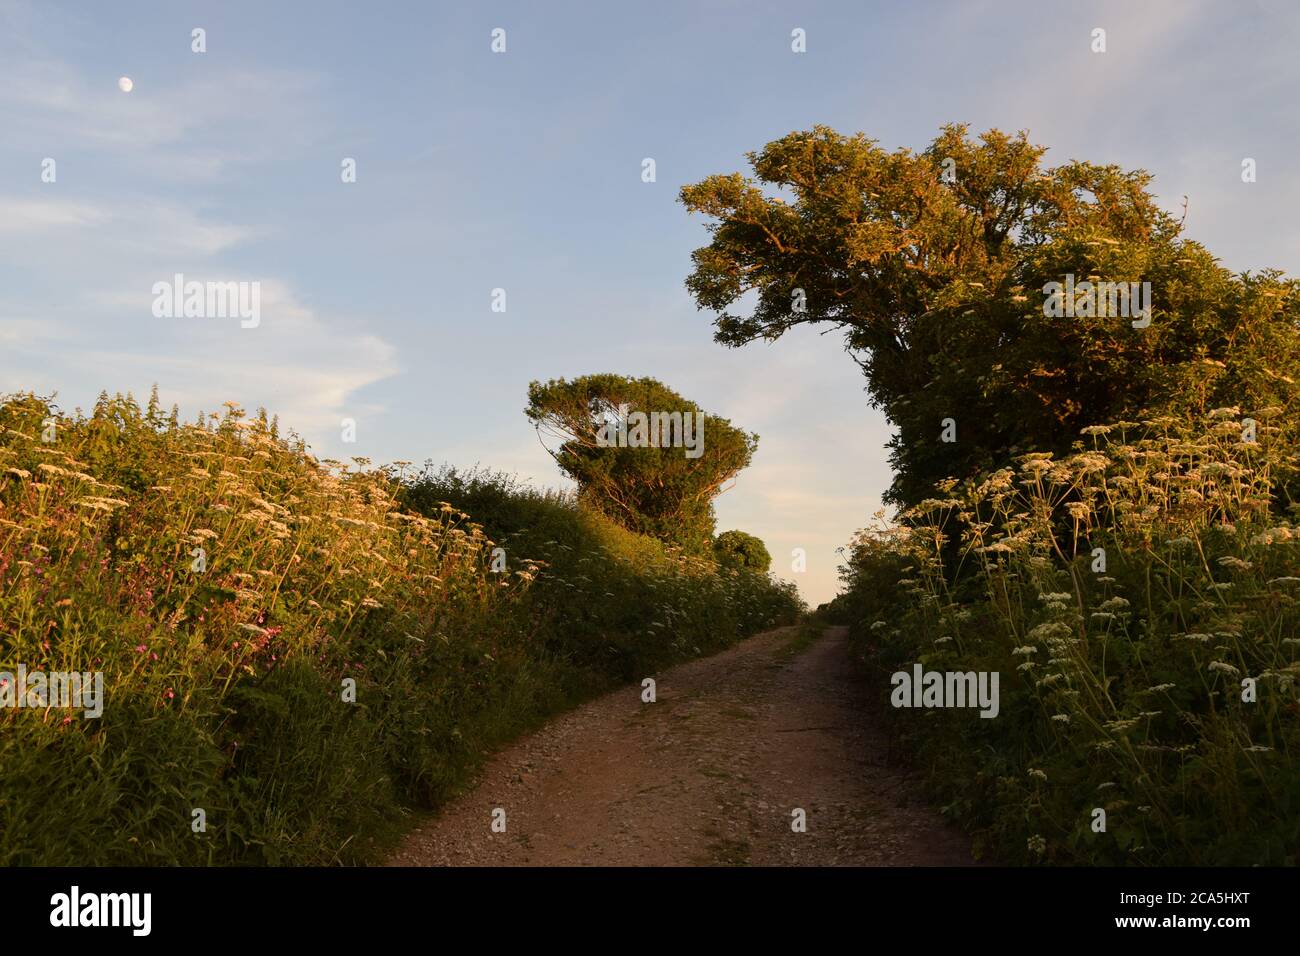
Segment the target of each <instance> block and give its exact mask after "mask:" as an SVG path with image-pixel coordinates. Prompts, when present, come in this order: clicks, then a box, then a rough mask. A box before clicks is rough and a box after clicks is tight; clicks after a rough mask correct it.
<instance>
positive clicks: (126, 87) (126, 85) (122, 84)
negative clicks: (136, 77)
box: [117, 76, 135, 93]
mask: <svg viewBox="0 0 1300 956" xmlns="http://www.w3.org/2000/svg"><path fill="white" fill-rule="evenodd" d="M117 88H118V89H119V90H121V91H122V92H123V93H130V92H131V90H132V89H134V88H135V84H134V83H132V82H131V78H130V77H129V76H124V77H122V78H121V79H119V80H118V81H117Z"/></svg>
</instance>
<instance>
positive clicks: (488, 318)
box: [0, 0, 1300, 603]
mask: <svg viewBox="0 0 1300 956" xmlns="http://www.w3.org/2000/svg"><path fill="white" fill-rule="evenodd" d="M195 27H202V28H203V29H205V30H206V32H207V47H208V51H207V52H206V53H204V54H196V53H193V52H192V51H191V49H190V46H191V40H190V37H191V30H192V29H193V28H195ZM497 27H500V28H503V29H505V31H506V42H507V52H506V53H504V54H494V53H492V51H491V49H490V42H491V31H492V30H493V29H494V28H497ZM796 27H798V28H802V29H804V30H805V31H806V33H807V53H804V54H795V53H792V52H791V49H790V34H791V30H793V29H795V28H796ZM1095 27H1102V28H1104V29H1105V30H1106V31H1107V51H1106V52H1105V53H1103V54H1097V53H1093V52H1092V51H1091V49H1090V43H1091V32H1092V30H1093V29H1094V28H1095ZM1297 46H1300V8H1298V7H1296V5H1294V4H1291V3H1287V2H1284V0H1275V2H1264V0H1257V2H1249V0H1244V2H1233V3H1228V2H1220V3H1197V2H1168V3H1160V2H1151V3H1141V4H1134V3H1128V2H1122V3H1088V2H1070V3H1066V2H1051V0H1035V2H1026V3H1019V2H969V3H955V2H954V3H939V2H918V3H906V4H905V3H849V2H846V3H776V2H749V3H740V2H717V3H707V2H698V0H697V2H685V3H675V2H655V3H652V4H633V3H594V2H593V3H587V4H581V3H480V4H470V3H463V4H444V3H416V2H409V3H405V2H383V0H375V2H368V3H359V2H358V3H352V2H348V3H343V2H311V3H308V2H275V3H270V2H267V0H257V2H242V0H222V2H220V3H217V2H215V0H214V2H194V3H186V2H176V0H169V2H162V0H158V2H153V3H145V2H96V3H89V2H86V3H57V2H48V0H46V2H32V3H28V2H24V0H0V129H3V134H0V391H4V392H8V391H15V390H20V389H21V390H28V389H31V390H35V391H37V392H40V393H49V392H53V391H57V392H58V393H59V398H60V401H61V403H62V404H63V405H65V406H67V407H72V406H76V405H83V406H84V405H88V404H90V403H91V402H93V399H94V396H95V395H96V394H97V393H98V392H99V390H100V389H108V390H110V391H118V390H122V391H125V390H127V389H132V390H134V391H135V392H136V393H137V395H140V396H143V395H146V394H147V393H148V389H149V386H150V385H151V384H152V383H154V382H157V383H158V385H159V387H160V390H161V393H162V396H163V399H164V400H165V401H167V402H173V401H174V402H178V403H179V404H180V405H181V407H182V409H183V410H184V411H185V412H186V413H187V414H188V415H190V416H192V415H193V413H194V412H196V411H197V410H198V409H199V408H200V407H203V408H205V409H208V410H212V409H214V408H216V407H217V406H219V404H220V403H221V402H223V401H227V400H232V401H238V402H240V403H241V404H243V405H244V406H245V407H246V408H249V409H253V408H256V407H258V406H266V407H267V408H268V409H270V410H271V411H273V412H277V413H278V414H279V415H280V417H281V420H282V422H284V423H285V424H286V425H289V426H292V427H294V428H295V429H296V430H297V431H299V432H300V433H301V434H302V435H303V436H304V437H305V438H306V439H307V440H308V442H309V443H310V444H311V446H312V448H313V450H314V451H316V452H317V453H318V454H320V455H322V456H337V457H347V456H351V455H363V456H368V457H370V458H372V459H374V460H375V461H391V460H395V459H405V460H413V461H416V462H421V461H423V460H425V459H427V458H431V459H433V460H435V461H436V462H442V461H444V460H445V461H449V462H452V463H458V464H462V465H471V464H474V463H476V462H481V463H483V464H485V465H490V466H492V467H495V468H504V469H507V470H510V471H516V472H518V473H520V474H521V475H523V476H525V477H529V478H531V479H533V480H535V481H536V482H538V483H540V484H548V485H555V486H562V485H563V484H564V482H563V480H562V478H561V477H560V475H559V474H558V472H557V470H556V468H555V466H554V464H553V462H552V461H551V460H550V458H549V457H547V455H546V454H545V452H544V451H543V450H542V449H541V447H540V446H539V444H538V441H537V437H536V435H535V434H534V432H533V431H532V429H531V427H530V426H529V425H528V423H527V421H526V420H525V418H524V416H523V414H522V408H523V405H524V400H525V392H526V389H527V385H528V382H529V381H530V380H532V379H538V378H541V379H545V378H551V377H557V376H563V377H572V376H575V375H581V374H585V373H589V372H605V371H611V372H618V373H622V374H628V375H650V376H654V377H656V378H659V379H661V380H662V381H664V382H666V383H667V384H669V385H670V386H671V387H673V388H675V389H676V390H678V391H679V392H681V393H683V394H684V395H686V396H688V397H690V398H692V399H694V400H696V401H698V402H699V403H700V404H701V406H702V407H704V408H706V409H708V410H710V411H712V412H715V413H717V414H722V415H724V416H727V417H729V418H731V419H732V421H733V422H735V423H736V424H738V425H740V426H742V427H744V428H746V429H749V430H753V431H757V432H759V434H760V435H761V436H762V438H761V441H760V445H759V450H758V454H757V456H756V458H755V461H754V464H753V466H752V467H751V468H750V469H748V470H747V471H745V472H743V473H742V474H741V475H740V477H739V480H738V481H737V483H736V484H735V486H734V487H733V488H732V489H731V490H729V491H728V492H727V493H726V494H724V495H723V496H722V498H720V499H719V502H718V514H719V528H720V530H725V529H728V528H733V527H739V528H742V529H745V530H747V531H750V532H752V533H755V534H758V535H759V536H760V537H762V538H763V539H764V540H766V541H767V543H768V546H769V548H770V550H771V551H772V553H773V555H774V557H775V559H776V560H775V562H774V570H775V571H776V572H777V573H779V574H781V575H782V576H783V577H788V578H791V579H793V580H796V581H797V582H798V583H799V584H800V586H801V588H802V590H803V592H804V595H805V597H806V598H807V599H808V600H810V601H812V602H814V603H816V602H820V601H823V600H826V599H828V598H829V597H830V596H831V595H832V594H833V593H834V591H835V589H836V582H835V566H836V564H837V563H838V556H837V555H836V554H835V549H836V548H837V547H840V546H841V545H843V544H845V543H846V542H847V540H848V538H849V537H850V535H851V534H852V532H853V531H854V529H855V528H857V527H860V526H861V525H863V524H864V523H866V521H867V520H868V519H869V517H870V515H871V513H872V512H873V511H875V510H876V508H878V507H879V496H880V493H881V491H882V490H883V489H884V488H885V487H886V485H887V484H888V481H889V474H888V465H887V463H886V460H885V453H884V450H883V445H884V444H885V442H886V441H887V440H888V437H889V428H888V426H887V424H886V422H885V421H884V420H883V418H882V417H881V416H880V415H879V414H878V413H876V412H874V411H872V410H871V409H870V408H869V406H868V405H867V402H866V398H865V395H864V394H863V380H862V378H861V375H860V373H859V371H858V369H857V367H856V366H855V365H854V364H853V362H852V361H851V360H850V359H849V357H848V356H846V355H845V354H844V353H843V350H842V348H841V345H840V339H839V336H838V335H837V334H836V333H833V332H832V333H830V334H827V335H821V334H819V332H818V330H814V329H802V330H799V331H798V332H797V333H794V334H791V335H788V336H787V337H786V338H785V339H783V340H782V341H780V342H778V343H775V344H773V345H765V344H755V345H751V346H749V347H747V348H745V349H741V350H728V349H724V348H722V347H720V346H717V345H715V344H713V342H712V330H711V316H709V315H708V314H706V313H700V312H697V311H696V309H695V307H694V304H693V302H692V301H691V299H690V297H689V295H688V294H687V292H686V290H685V288H684V286H683V280H684V278H685V276H686V275H687V273H688V272H689V270H690V253H691V251H692V250H693V249H694V248H695V247H697V246H699V245H702V244H703V243H704V242H705V241H706V233H705V231H704V222H703V220H701V219H699V218H698V217H691V216H688V215H687V214H686V212H685V210H684V209H683V208H682V207H681V205H680V204H679V203H677V201H676V196H677V191H678V189H679V187H680V186H681V185H682V184H684V183H688V182H693V181H696V180H698V179H700V178H702V177H704V176H706V175H709V174H711V173H716V172H732V171H735V170H739V169H743V168H745V167H744V153H745V152H747V151H749V150H754V149H757V148H759V147H761V146H762V145H763V144H764V143H766V142H768V141H769V140H772V139H775V138H776V137H778V136H781V135H784V134H785V133H788V132H790V131H792V130H799V129H807V128H809V127H811V126H812V125H813V124H815V123H826V124H829V125H832V126H834V127H837V128H838V129H840V130H841V131H844V132H853V131H858V130H861V131H863V132H865V133H867V134H868V135H869V136H871V137H873V138H875V139H877V140H879V141H880V142H881V143H882V145H885V146H888V147H890V148H893V147H897V146H908V147H913V148H922V147H924V146H925V144H926V143H927V142H928V141H929V140H930V139H931V138H932V137H933V135H934V134H935V132H936V131H937V129H938V128H939V126H940V125H941V124H943V123H945V122H950V121H965V122H969V123H971V124H972V126H973V127H974V129H975V130H976V131H980V130H983V129H986V128H989V127H999V128H1002V129H1007V130H1019V129H1025V130H1028V131H1029V133H1030V136H1031V138H1032V139H1033V140H1035V141H1036V142H1039V143H1042V144H1044V145H1047V146H1050V147H1051V151H1050V152H1049V154H1048V156H1049V161H1050V160H1052V159H1055V160H1057V161H1064V160H1066V159H1069V158H1080V159H1090V160H1093V161H1096V162H1115V163H1119V164H1121V165H1123V166H1126V167H1130V168H1131V167H1142V168H1145V169H1147V170H1149V171H1151V172H1152V173H1154V174H1155V183H1154V188H1155V189H1156V191H1157V193H1158V194H1159V195H1160V196H1161V198H1162V200H1163V201H1164V202H1165V205H1166V206H1167V207H1168V208H1170V209H1175V208H1177V207H1179V206H1180V204H1181V202H1182V197H1183V196H1184V195H1187V196H1188V203H1189V206H1188V217H1187V230H1188V233H1189V234H1190V235H1191V236H1192V237H1193V238H1196V239H1199V240H1201V241H1203V242H1205V243H1206V244H1207V245H1208V246H1209V247H1210V248H1211V249H1212V250H1213V251H1214V252H1215V253H1216V254H1217V255H1219V256H1220V257H1221V258H1222V260H1223V261H1224V263H1225V264H1226V265H1228V266H1230V267H1232V268H1235V269H1247V268H1249V269H1257V268H1262V267H1266V266H1274V267H1278V268H1281V269H1284V270H1286V271H1288V272H1294V271H1296V267H1297V265H1298V264H1300V263H1298V261H1297V260H1300V233H1298V232H1297V230H1296V228H1295V225H1294V221H1293V210H1295V209H1296V208H1297V202H1296V201H1297V199H1300V189H1298V187H1297V177H1296V174H1295V165H1294V160H1295V158H1296V157H1297V156H1298V155H1300V133H1298V130H1300V120H1297V118H1296V112H1295V91H1296V89H1297V88H1300V58H1297V57H1296V56H1295V53H1294V51H1295V49H1296V48H1297ZM120 76H129V77H131V78H132V80H133V81H134V84H135V86H134V89H133V90H132V92H130V93H123V92H121V91H120V90H119V89H118V85H117V80H118V78H119V77H120ZM47 157H48V158H53V159H54V160H55V161H56V163H57V181H56V182H54V183H43V182H42V181H41V163H42V160H43V159H45V158H47ZM344 157H352V158H354V159H355V160H356V162H357V182H356V183H353V184H344V183H342V182H341V181H340V175H339V173H340V163H341V161H342V160H343V158H344ZM645 157H652V158H654V159H655V161H656V165H657V182H655V183H644V182H642V181H641V161H642V159H643V158H645ZM1244 157H1252V158H1254V159H1255V160H1256V162H1257V164H1258V181H1257V182H1255V183H1250V184H1244V183H1242V182H1241V176H1240V171H1241V161H1242V159H1243V158H1244ZM177 272H181V273H184V274H185V275H186V277H187V278H191V279H198V280H200V281H205V280H242V281H258V282H260V283H261V285H262V296H263V304H262V315H263V318H262V323H261V325H260V326H259V327H258V328H256V329H241V328H239V324H238V321H237V320H223V319H159V318H155V317H154V315H153V314H152V311H151V304H152V301H153V295H152V292H151V287H152V285H153V283H154V282H157V281H160V280H168V279H170V277H171V276H172V275H173V274H174V273H177ZM494 288H504V289H505V290H506V293H507V311H506V312H505V313H504V314H501V313H493V312H492V311H491V310H490V302H491V292H492V290H493V289H494ZM345 417H348V418H354V419H356V422H357V441H356V443H355V444H344V443H343V442H342V441H341V440H340V427H339V423H340V421H341V420H342V419H343V418H345ZM796 547H802V548H804V549H806V551H807V553H808V570H807V572H805V573H802V574H791V573H790V558H789V555H790V552H791V549H793V548H796Z"/></svg>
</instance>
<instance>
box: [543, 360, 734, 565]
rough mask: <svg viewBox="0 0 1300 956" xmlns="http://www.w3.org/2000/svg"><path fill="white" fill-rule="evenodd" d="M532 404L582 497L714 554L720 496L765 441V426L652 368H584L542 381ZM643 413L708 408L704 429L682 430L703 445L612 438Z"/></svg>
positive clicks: (644, 529)
mask: <svg viewBox="0 0 1300 956" xmlns="http://www.w3.org/2000/svg"><path fill="white" fill-rule="evenodd" d="M620 408H622V409H623V411H624V412H626V416H624V415H623V414H621V413H620ZM525 413H526V414H527V415H528V418H529V420H530V421H532V422H533V423H534V425H535V426H536V427H537V429H538V431H539V433H540V432H543V431H545V432H547V433H548V434H549V435H551V436H553V437H556V438H558V439H559V440H560V445H559V448H558V450H556V451H554V452H552V455H553V456H554V458H555V460H556V462H557V463H558V464H559V466H560V468H561V469H562V470H563V471H564V473H565V474H567V475H568V476H569V477H570V478H572V479H573V480H574V481H575V482H577V484H578V497H579V500H580V501H582V502H583V504H585V505H587V506H588V507H590V508H592V509H594V510H596V511H598V512H600V513H601V514H604V515H606V516H607V517H609V518H611V519H612V520H614V521H616V522H618V523H619V524H620V525H622V526H623V527H625V528H627V529H629V530H631V531H635V532H638V533H641V534H648V535H652V536H654V537H656V538H658V539H660V540H661V541H666V542H669V543H671V544H673V545H676V546H678V547H680V548H682V549H683V550H685V551H688V552H690V553H692V554H698V555H705V554H707V553H708V551H709V547H710V545H711V543H712V539H713V527H714V516H713V499H714V498H715V497H717V495H718V494H719V493H720V492H721V491H722V490H723V486H724V485H725V484H726V483H727V482H728V481H730V480H731V479H732V478H733V477H735V475H736V474H737V473H738V472H739V471H740V470H741V469H743V468H746V467H747V466H748V465H749V463H750V461H751V460H752V459H753V456H754V450H755V449H756V448H757V446H758V436H757V435H754V434H750V433H746V432H743V431H741V430H740V429H738V428H736V427H734V426H733V425H732V424H731V422H729V421H728V420H727V419H725V418H719V417H718V416H716V415H704V414H703V413H701V412H699V410H698V409H697V408H696V406H695V405H694V404H693V403H692V402H689V401H687V400H686V399H685V398H683V397H682V396H680V395H678V394H677V393H676V392H674V391H673V390H672V389H670V388H668V387H666V386H664V385H662V384H661V383H659V382H657V381H655V380H654V379H651V378H639V379H631V378H626V377H624V376H621V375H585V376H582V377H581V378H576V379H574V380H573V381H565V380H564V379H553V380H551V381H549V382H547V383H545V384H543V383H541V382H533V383H531V384H530V385H529V387H528V408H527V409H526V410H525ZM639 415H676V416H680V418H679V419H678V421H698V419H697V418H696V417H695V416H699V418H700V419H702V423H701V424H700V425H699V426H698V428H699V429H700V430H699V431H698V432H697V431H691V430H690V429H687V430H686V431H685V432H674V433H673V434H674V435H680V436H681V437H682V438H683V439H686V438H698V439H699V440H700V441H699V443H698V447H683V445H682V444H681V443H675V444H670V443H669V439H668V437H667V436H662V441H660V442H659V443H658V446H657V447H656V446H655V445H651V444H645V443H638V442H636V441H635V440H634V441H632V442H629V443H628V445H627V446H626V447H619V446H618V445H615V444H611V442H613V441H615V440H616V439H615V429H614V425H615V423H616V422H617V421H618V420H619V419H620V418H624V417H625V418H626V420H628V421H629V422H630V423H631V425H632V426H635V424H636V423H635V421H634V419H635V418H636V416H639ZM659 431H661V430H659ZM659 431H657V432H656V434H659ZM652 440H654V439H652ZM637 444H640V447H635V445H637Z"/></svg>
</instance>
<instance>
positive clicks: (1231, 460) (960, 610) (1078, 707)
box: [821, 408, 1300, 865]
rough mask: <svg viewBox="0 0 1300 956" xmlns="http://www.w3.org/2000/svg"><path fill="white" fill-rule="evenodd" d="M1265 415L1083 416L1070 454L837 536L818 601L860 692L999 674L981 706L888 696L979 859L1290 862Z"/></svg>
mask: <svg viewBox="0 0 1300 956" xmlns="http://www.w3.org/2000/svg"><path fill="white" fill-rule="evenodd" d="M1286 427H1289V426H1287V423H1286V421H1285V417H1284V416H1278V415H1277V414H1276V410H1268V409H1265V410H1262V411H1256V412H1254V414H1253V416H1251V417H1250V418H1249V419H1248V418H1244V417H1243V415H1242V413H1241V411H1240V410H1239V409H1235V408H1226V409H1219V410H1217V411H1216V412H1215V413H1213V414H1212V415H1210V416H1209V417H1208V418H1206V419H1203V420H1200V421H1197V422H1195V423H1189V424H1180V423H1179V422H1177V421H1175V420H1173V419H1159V420H1155V421H1148V422H1144V423H1132V422H1129V423H1121V424H1118V425H1115V426H1102V427H1097V428H1090V429H1086V430H1085V437H1084V440H1083V442H1082V443H1081V444H1080V446H1079V447H1078V450H1077V453H1076V454H1073V455H1071V456H1068V457H1065V458H1062V459H1060V460H1057V459H1054V458H1053V457H1052V456H1050V455H1039V454H1034V455H1027V456H1024V457H1022V458H1021V459H1020V460H1019V462H1018V464H1017V466H1016V467H1015V468H1014V469H1005V470H1002V471H999V472H996V473H994V474H992V475H989V476H987V477H986V478H985V479H983V480H980V481H975V482H970V483H966V484H961V485H958V484H956V483H948V484H946V485H945V486H943V487H942V488H940V489H938V491H937V497H935V498H933V499H930V500H928V501H925V502H922V503H921V504H920V505H919V506H918V507H917V508H915V509H913V510H912V511H910V512H909V513H907V514H906V515H905V516H904V520H903V522H902V523H901V524H899V525H895V526H891V527H881V528H878V529H875V530H872V531H866V532H863V533H861V534H860V535H859V536H858V538H857V540H856V541H855V542H854V545H853V548H852V551H851V554H850V557H849V560H848V562H847V564H846V566H845V568H844V569H843V572H844V578H845V584H846V589H845V592H844V593H843V594H842V595H841V596H840V597H839V598H837V599H836V601H835V602H833V604H832V605H831V606H829V607H826V608H824V609H822V611H821V614H822V616H824V617H828V618H830V619H833V620H841V621H844V622H845V623H848V624H850V625H851V627H852V633H853V638H854V641H855V645H856V647H857V648H858V650H859V652H860V653H861V654H862V656H863V657H864V659H866V660H867V662H868V663H869V664H870V666H871V667H872V668H873V669H874V671H875V675H876V679H877V680H878V682H879V686H880V687H881V688H882V693H881V699H882V700H883V699H887V698H888V695H889V690H890V682H889V680H890V675H891V674H892V673H894V672H896V671H900V670H903V671H910V670H911V668H912V666H913V664H914V663H917V662H920V663H921V664H922V665H923V666H924V667H925V669H926V670H933V671H963V672H965V671H976V672H980V671H985V672H997V673H999V674H1000V697H1001V707H1000V712H999V714H998V716H997V717H996V719H981V718H980V717H979V716H978V714H977V713H976V712H975V711H974V710H962V709H952V708H939V709H926V710H917V709H898V710H891V711H890V716H891V718H892V719H891V725H892V727H893V728H894V730H895V732H896V733H897V734H898V735H899V737H900V738H901V739H902V741H903V742H904V743H905V744H906V746H907V749H908V751H909V752H910V753H911V754H912V756H913V758H914V759H915V760H916V761H917V762H918V764H919V765H920V766H921V767H923V768H924V769H925V770H926V771H927V773H928V777H929V780H930V783H931V786H932V787H933V789H934V792H935V794H936V795H937V797H938V798H939V800H940V801H941V802H942V803H943V804H944V806H945V810H946V811H947V812H948V813H949V814H950V815H951V816H953V817H954V818H956V819H957V820H959V821H960V822H961V823H962V824H963V825H964V826H965V827H967V828H968V829H969V830H970V831H972V832H973V833H974V834H975V835H976V836H977V839H978V844H979V845H980V846H981V847H982V848H983V850H984V852H985V853H986V854H987V855H989V856H992V857H994V858H997V859H1003V860H1008V861H1011V862H1018V863H1043V862H1045V863H1086V864H1112V865H1115V864H1139V865H1140V864H1184V865H1186V864H1190V865H1202V864H1234V865H1253V864H1264V865H1270V864H1295V863H1296V862H1297V861H1298V860H1300V812H1297V811H1300V720H1298V718H1300V695H1298V693H1297V681H1298V680H1300V529H1297V527H1296V525H1295V523H1294V520H1295V518H1296V514H1295V511H1296V508H1295V506H1294V504H1293V503H1292V502H1290V501H1289V500H1287V498H1286V494H1285V492H1284V489H1285V488H1287V487H1289V486H1292V485H1293V476H1294V474H1295V467H1296V458H1295V454H1294V449H1295V443H1294V440H1293V439H1291V438H1289V437H1287V434H1286V432H1285V428H1286ZM1098 811H1101V812H1102V813H1099V812H1098ZM1103 814H1104V816H1103ZM1101 825H1104V828H1102V826H1101Z"/></svg>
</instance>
